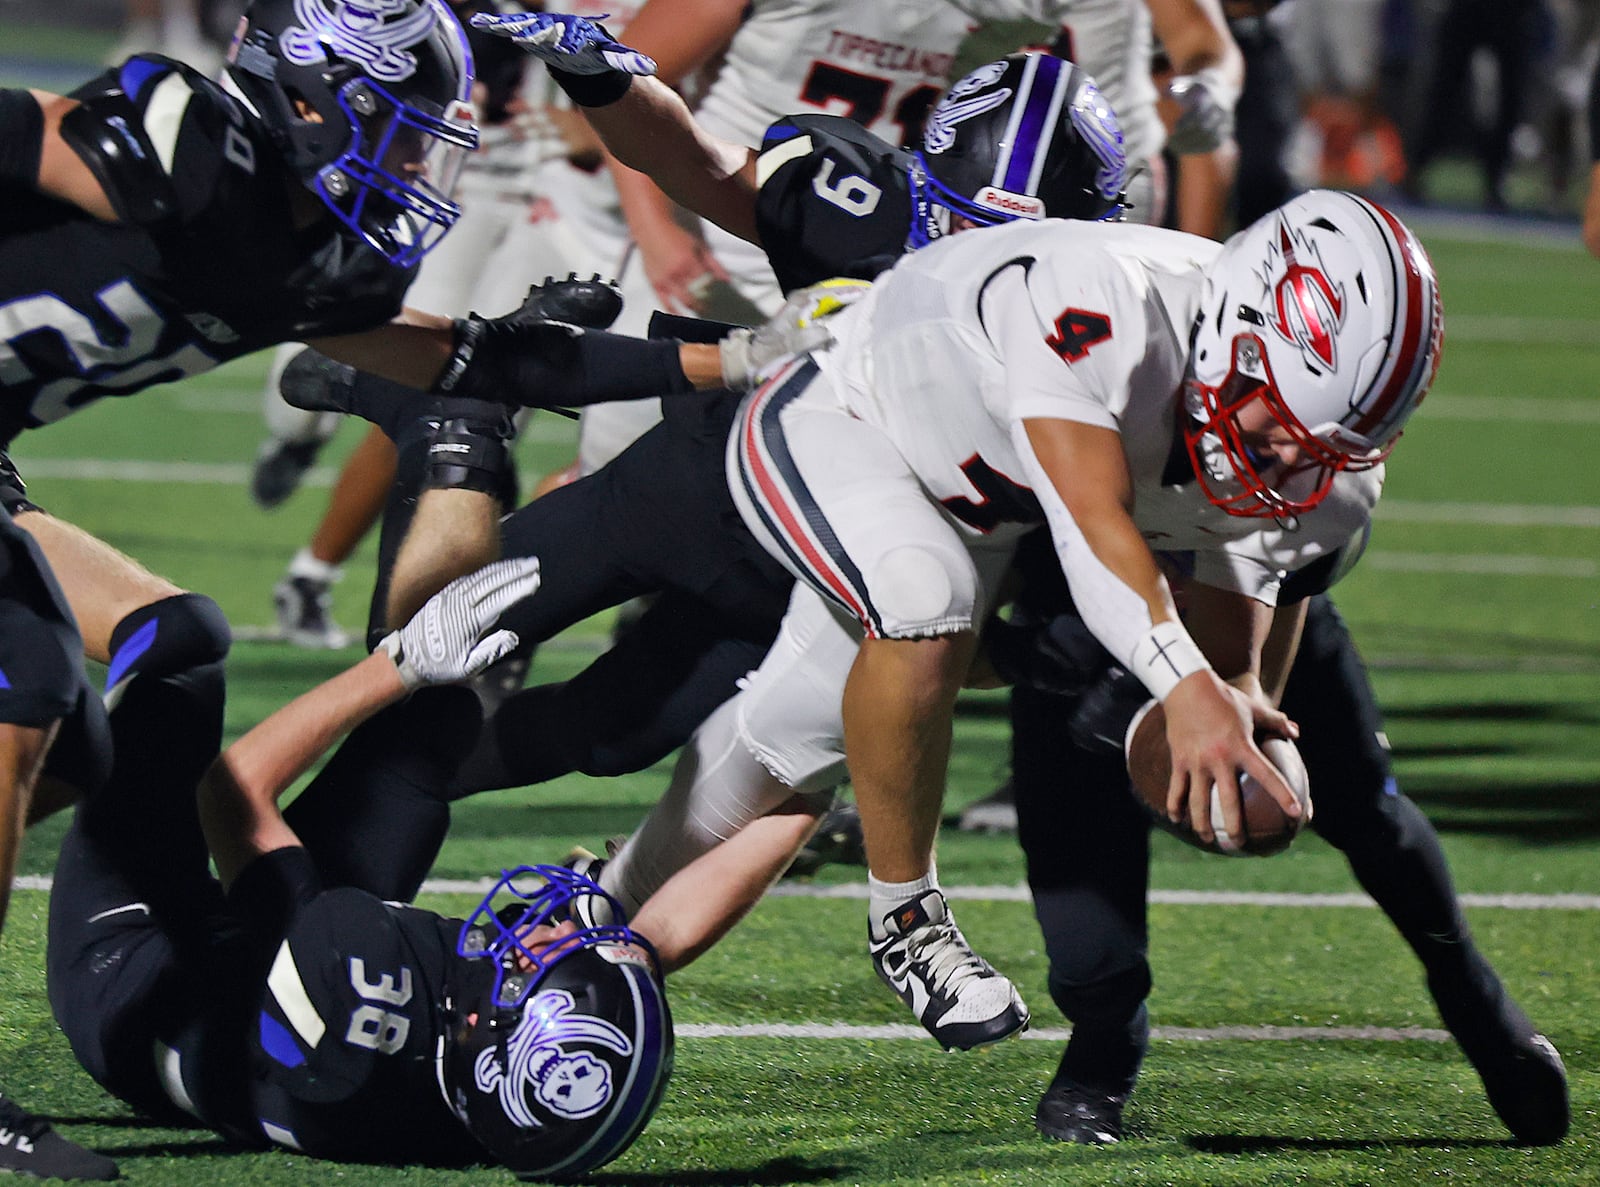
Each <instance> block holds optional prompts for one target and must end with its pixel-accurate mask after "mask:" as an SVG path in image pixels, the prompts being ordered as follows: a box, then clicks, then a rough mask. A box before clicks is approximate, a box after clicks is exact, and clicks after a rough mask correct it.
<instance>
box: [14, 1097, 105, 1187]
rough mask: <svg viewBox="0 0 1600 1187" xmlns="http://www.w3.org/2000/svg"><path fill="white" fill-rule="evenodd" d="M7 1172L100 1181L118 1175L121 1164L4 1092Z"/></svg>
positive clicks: (41, 1177) (47, 1177) (42, 1177)
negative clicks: (73, 1138)
mask: <svg viewBox="0 0 1600 1187" xmlns="http://www.w3.org/2000/svg"><path fill="white" fill-rule="evenodd" d="M7 1172H9V1173H11V1174H18V1175H27V1176H28V1177H30V1178H34V1179H78V1180H83V1179H90V1180H95V1181H97V1182H104V1181H106V1180H109V1179H115V1178H117V1177H118V1172H117V1164H116V1163H114V1162H112V1161H111V1159H109V1158H107V1157H106V1156H105V1155H104V1154H96V1153H95V1152H94V1151H93V1150H86V1149H84V1147H82V1146H80V1145H78V1144H77V1143H76V1142H69V1141H68V1140H67V1139H66V1138H64V1137H62V1136H61V1135H60V1134H58V1133H57V1132H56V1131H55V1130H54V1129H52V1128H50V1123H49V1122H48V1121H45V1120H44V1119H43V1118H42V1117H35V1116H34V1115H33V1114H32V1113H29V1112H28V1111H27V1110H26V1109H24V1108H23V1107H22V1106H21V1105H19V1104H17V1102H16V1101H14V1100H11V1099H10V1098H9V1097H5V1096H0V1173H7Z"/></svg>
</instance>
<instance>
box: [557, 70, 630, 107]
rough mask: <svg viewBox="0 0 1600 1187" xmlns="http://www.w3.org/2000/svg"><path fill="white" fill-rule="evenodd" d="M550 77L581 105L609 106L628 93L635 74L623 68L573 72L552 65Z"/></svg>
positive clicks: (568, 96) (570, 97)
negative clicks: (625, 71)
mask: <svg viewBox="0 0 1600 1187" xmlns="http://www.w3.org/2000/svg"><path fill="white" fill-rule="evenodd" d="M550 77H551V78H552V79H554V80H555V84H556V86H558V87H560V88H561V89H562V90H563V91H565V92H566V93H567V98H569V99H571V100H572V101H573V102H574V103H576V104H577V105H578V106H579V107H607V106H609V105H611V104H612V103H615V102H616V101H617V100H618V99H620V98H622V96H624V95H626V94H627V93H628V88H629V87H631V86H632V85H633V75H631V74H625V73H623V72H622V71H621V70H617V71H614V72H613V71H608V72H606V73H605V74H573V73H572V72H571V71H569V70H562V69H561V68H560V67H558V66H552V67H550Z"/></svg>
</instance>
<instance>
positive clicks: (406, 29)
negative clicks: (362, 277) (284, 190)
mask: <svg viewBox="0 0 1600 1187" xmlns="http://www.w3.org/2000/svg"><path fill="white" fill-rule="evenodd" d="M224 85H226V86H228V87H229V88H230V89H231V90H232V91H233V93H234V94H235V95H236V96H237V97H238V98H240V99H242V100H243V101H244V103H245V104H246V106H248V107H249V108H250V110H251V111H252V112H253V113H254V114H255V115H256V116H257V117H258V118H259V119H260V120H261V122H262V123H263V124H264V125H265V128H266V131H267V133H268V135H269V136H270V138H271V140H272V143H273V145H274V147H275V148H277V150H278V151H279V153H280V154H281V155H282V157H283V160H284V162H285V164H287V165H288V167H289V169H290V170H291V171H293V173H294V174H295V176H297V177H298V178H299V179H300V181H301V183H302V184H304V185H305V186H306V187H307V188H308V189H310V190H311V192H312V193H313V194H315V195H316V196H317V197H318V198H319V199H320V200H321V201H322V202H323V204H324V205H325V206H327V208H328V210H329V212H330V213H331V214H332V215H333V216H334V217H335V218H336V219H338V221H339V222H340V223H342V224H343V225H344V226H345V227H346V228H347V229H348V230H349V231H350V232H351V233H352V234H354V235H356V236H358V237H359V238H360V239H361V240H363V241H364V242H365V243H366V244H367V245H368V246H370V247H372V248H374V249H375V250H377V251H378V252H381V253H382V254H383V256H384V257H385V258H386V259H388V260H389V262H390V263H393V264H396V265H398V266H400V267H404V268H409V267H411V266H412V265H414V264H416V263H417V261H418V260H420V259H421V258H422V257H423V256H424V255H425V254H426V253H427V252H428V251H429V250H430V249H431V248H432V247H433V246H434V245H435V244H437V243H438V242H439V240H440V239H441V238H442V237H443V235H444V234H445V232H446V231H448V230H449V229H450V227H451V226H452V225H454V223H455V221H456V219H458V218H459V217H460V215H461V208H460V207H459V206H457V205H456V203H455V201H454V200H453V198H452V193H453V190H454V188H455V182H456V177H457V175H458V174H459V172H460V169H461V165H462V162H463V160H464V159H465V157H466V154H467V153H469V152H471V151H472V149H474V148H476V147H477V144H478V130H477V128H476V126H475V125H474V123H473V118H472V108H471V106H470V104H469V102H468V100H469V99H470V97H471V94H472V52H471V49H470V47H469V46H468V45H467V36H466V33H465V32H464V31H463V30H462V28H461V25H460V23H459V22H458V21H457V20H456V18H455V17H454V16H453V15H451V12H450V9H449V8H448V7H446V5H445V3H444V0H252V3H251V5H250V7H249V8H248V9H246V10H245V14H244V16H243V17H241V18H240V20H239V28H238V31H237V33H235V35H234V39H233V44H232V45H231V46H230V47H229V50H228V58H227V66H226V73H225V75H224Z"/></svg>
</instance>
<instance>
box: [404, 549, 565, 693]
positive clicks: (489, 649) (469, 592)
mask: <svg viewBox="0 0 1600 1187" xmlns="http://www.w3.org/2000/svg"><path fill="white" fill-rule="evenodd" d="M538 588H539V558H538V557H533V556H527V557H518V558H516V559H515V560H504V561H495V562H494V563H493V564H490V565H485V566H484V567H483V568H481V569H479V570H478V571H477V572H476V573H468V574H467V575H466V576H465V577H457V578H456V579H455V580H454V581H452V582H451V583H450V584H449V585H447V586H445V587H444V588H443V589H441V590H440V591H439V592H438V593H436V594H434V595H433V597H431V598H429V599H428V601H427V603H426V604H424V606H423V607H422V609H420V610H418V611H417V613H416V615H415V617H413V618H412V619H411V621H410V622H408V623H406V624H405V626H403V627H401V628H400V629H399V630H397V631H394V632H392V633H391V634H388V635H385V636H384V637H383V639H382V640H380V641H379V643H378V646H377V647H376V648H374V650H382V651H385V652H387V653H388V655H389V658H390V659H392V660H393V661H394V666H395V669H396V670H397V671H398V672H399V673H400V679H401V681H403V682H404V684H405V686H406V687H407V688H408V689H412V688H420V687H421V686H422V685H424V684H451V683H453V682H455V681H457V680H465V679H467V678H468V677H470V676H476V675H477V674H478V673H479V672H481V671H483V670H484V669H485V668H487V667H488V666H489V665H490V664H492V663H494V662H495V661H496V660H498V659H501V658H502V657H504V656H505V655H506V654H507V653H508V652H510V651H511V649H512V648H514V647H515V646H516V645H517V633H516V632H515V631H510V630H498V631H494V632H492V633H490V631H489V628H490V627H492V626H493V625H494V624H495V623H496V622H498V621H499V619H500V616H501V615H502V614H504V613H505V612H506V610H507V609H508V608H509V607H511V606H512V605H514V604H515V603H517V602H520V601H521V600H522V599H523V598H526V597H530V596H531V595H532V594H533V593H534V592H535V591H536V590H537V589H538Z"/></svg>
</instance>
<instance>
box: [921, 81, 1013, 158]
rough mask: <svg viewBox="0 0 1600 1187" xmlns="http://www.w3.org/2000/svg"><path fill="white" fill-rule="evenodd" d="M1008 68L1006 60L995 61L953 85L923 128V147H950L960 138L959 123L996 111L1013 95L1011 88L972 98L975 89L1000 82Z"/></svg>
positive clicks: (927, 149) (932, 150)
mask: <svg viewBox="0 0 1600 1187" xmlns="http://www.w3.org/2000/svg"><path fill="white" fill-rule="evenodd" d="M1005 72H1006V64H1005V63H1004V62H991V63H989V65H987V66H981V67H979V68H978V69H977V70H974V71H973V72H972V73H971V74H969V75H967V76H966V77H965V78H963V79H962V80H961V81H960V82H958V83H956V84H955V85H954V86H952V87H951V88H950V92H949V94H947V95H945V97H944V98H943V99H941V100H940V101H939V106H937V107H935V108H934V109H933V113H932V114H931V115H929V116H928V124H927V127H926V128H924V129H923V132H922V150H923V151H924V152H930V153H942V152H945V151H947V150H948V149H949V148H950V146H951V145H952V144H954V143H955V142H956V125H957V124H963V123H966V121H968V120H970V119H975V118H976V117H978V116H980V115H982V114H983V113H984V112H986V111H993V110H994V109H995V108H996V107H999V106H1000V105H1001V104H1003V103H1005V102H1006V101H1007V100H1009V99H1010V98H1011V88H1010V87H1002V88H1001V89H1000V90H998V91H994V92H992V93H990V94H988V95H978V96H976V97H974V98H968V97H967V96H969V95H972V93H973V92H974V91H981V90H983V88H984V87H987V86H992V85H993V84H994V83H996V82H998V81H999V80H1000V78H1001V77H1002V76H1003V75H1004V74H1005Z"/></svg>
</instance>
